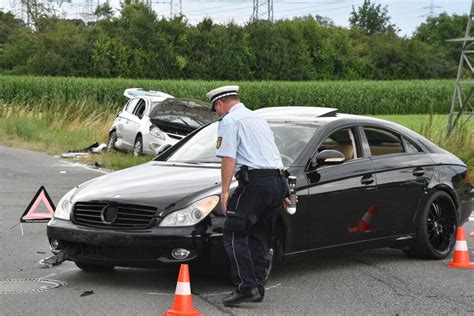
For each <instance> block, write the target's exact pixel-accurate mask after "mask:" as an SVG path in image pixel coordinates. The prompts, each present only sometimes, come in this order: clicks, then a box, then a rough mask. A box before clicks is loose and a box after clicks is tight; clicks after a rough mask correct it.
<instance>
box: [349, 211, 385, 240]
mask: <svg viewBox="0 0 474 316" xmlns="http://www.w3.org/2000/svg"><path fill="white" fill-rule="evenodd" d="M378 210H379V208H378V207H377V205H372V206H370V207H369V208H368V209H367V212H366V213H365V214H364V216H363V217H362V218H361V219H360V221H359V225H357V226H356V227H347V231H348V232H349V233H369V232H371V231H373V230H374V225H373V223H374V217H375V216H376V215H377V212H378Z"/></svg>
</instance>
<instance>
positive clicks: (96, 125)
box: [0, 101, 474, 173]
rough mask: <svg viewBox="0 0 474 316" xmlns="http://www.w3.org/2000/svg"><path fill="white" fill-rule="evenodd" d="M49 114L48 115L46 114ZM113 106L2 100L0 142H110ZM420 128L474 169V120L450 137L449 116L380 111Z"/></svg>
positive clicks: (124, 163) (119, 157)
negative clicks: (447, 132)
mask: <svg viewBox="0 0 474 316" xmlns="http://www.w3.org/2000/svg"><path fill="white" fill-rule="evenodd" d="M46 113H47V115H46ZM115 114H116V113H115V110H114V109H113V107H112V106H109V105H105V106H101V105H99V104H97V103H93V102H92V103H91V102H85V101H79V102H78V101H64V102H61V103H60V104H56V103H43V104H39V105H35V106H34V107H30V106H28V104H26V103H23V104H22V103H20V104H18V103H16V104H8V103H6V104H0V143H2V144H5V145H7V146H11V147H19V148H26V149H30V150H35V151H41V152H46V153H48V154H52V155H58V154H61V153H63V152H66V151H74V150H77V149H81V148H86V147H88V146H90V145H91V144H93V143H95V142H98V143H106V142H107V138H108V131H109V128H110V126H111V125H112V123H113V121H114V119H115ZM376 117H378V118H382V119H385V120H389V121H393V122H396V123H399V124H401V125H404V126H406V127H408V128H410V129H413V130H414V131H417V132H419V133H420V134H422V135H424V136H425V137H427V138H428V139H430V140H432V141H433V142H435V143H436V144H438V145H439V146H441V147H443V148H444V149H446V150H448V151H450V152H452V153H454V154H455V155H457V156H458V157H460V158H461V159H462V160H463V161H464V162H466V164H467V165H468V166H469V169H470V170H471V173H474V120H470V121H469V122H468V124H466V125H465V126H464V127H462V128H459V127H458V128H457V129H456V131H455V133H453V134H452V136H450V137H446V130H447V128H446V127H447V122H448V115H377V116H376ZM152 158H153V157H151V156H145V157H139V158H133V157H132V156H131V154H130V153H121V152H112V153H102V154H95V155H93V154H91V155H90V156H88V157H82V158H80V159H78V160H80V161H81V162H85V163H91V164H98V165H100V166H102V167H104V168H106V169H110V170H118V169H123V168H127V167H130V166H134V165H137V164H141V163H144V162H146V161H149V160H151V159H152Z"/></svg>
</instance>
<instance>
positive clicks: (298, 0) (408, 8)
mask: <svg viewBox="0 0 474 316" xmlns="http://www.w3.org/2000/svg"><path fill="white" fill-rule="evenodd" d="M43 1H44V2H50V1H61V0H43ZM66 1H72V3H67V2H64V3H63V4H62V5H61V6H60V7H59V5H56V7H57V8H58V12H59V13H60V15H62V16H63V17H68V18H78V17H80V16H83V17H84V16H86V15H84V14H83V13H85V12H87V11H88V10H87V8H88V6H89V8H94V7H95V6H96V5H97V3H104V2H105V1H106V0H66ZM144 1H146V0H144ZM151 1H152V7H153V9H154V10H155V11H156V12H157V14H158V15H159V16H166V17H169V15H170V7H171V6H170V1H171V0H151ZM172 1H173V2H174V10H175V11H176V10H179V0H172ZM266 1H267V0H260V2H261V3H266ZM163 2H165V3H163ZM363 2H364V1H363V0H273V15H274V19H282V18H292V17H297V16H304V15H309V14H312V15H316V14H318V15H321V16H325V17H328V18H330V19H332V20H333V21H334V23H335V24H336V25H339V26H348V24H349V22H348V19H349V15H350V13H351V11H352V7H353V6H355V7H356V8H357V7H358V6H360V5H361V4H362V3H363ZM372 2H374V3H376V4H381V5H382V6H387V7H388V14H389V16H390V17H391V21H392V23H395V24H396V25H397V26H398V28H400V29H401V31H400V33H399V35H401V36H404V35H407V36H411V34H412V33H413V31H414V30H415V28H416V27H417V26H418V25H419V24H420V23H421V22H423V21H424V20H425V19H426V16H428V15H429V14H430V12H433V13H434V14H435V15H437V14H439V13H441V12H447V13H449V14H459V15H462V14H468V12H469V10H470V8H471V2H472V1H469V0H419V1H409V0H391V1H388V0H374V1H372ZM110 3H111V5H112V7H114V8H115V9H118V8H119V7H120V0H110ZM181 4H182V13H183V14H184V15H185V16H186V17H187V19H188V21H189V22H190V23H191V24H196V23H198V22H199V21H201V20H202V19H203V18H204V17H210V18H212V20H213V21H214V22H216V23H226V22H229V21H231V20H234V21H235V22H237V23H239V24H243V23H245V22H246V21H248V20H249V19H250V17H251V16H252V12H253V0H181ZM0 8H3V11H12V12H14V13H16V14H17V15H18V14H19V13H20V8H21V6H20V0H0ZM264 8H265V7H264ZM90 10H93V9H90Z"/></svg>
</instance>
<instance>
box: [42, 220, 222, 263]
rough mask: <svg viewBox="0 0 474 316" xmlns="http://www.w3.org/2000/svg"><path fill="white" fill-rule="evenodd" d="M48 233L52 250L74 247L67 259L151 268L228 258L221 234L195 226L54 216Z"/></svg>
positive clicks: (217, 261) (219, 261)
mask: <svg viewBox="0 0 474 316" xmlns="http://www.w3.org/2000/svg"><path fill="white" fill-rule="evenodd" d="M47 235H48V239H49V243H50V246H51V250H52V251H53V253H56V254H57V253H60V252H61V250H63V249H73V250H74V251H73V252H71V254H70V256H69V258H68V260H72V261H79V262H85V263H91V264H102V265H114V266H125V267H144V268H152V267H160V266H163V265H164V264H173V263H185V262H190V261H193V263H194V262H195V263H196V264H199V263H203V264H208V263H216V264H221V263H226V260H227V259H226V256H225V251H224V247H223V242H222V234H221V233H219V232H217V233H216V232H213V233H212V234H207V233H205V234H196V229H195V227H194V226H192V227H175V228H164V227H152V228H149V229H144V230H130V231H118V230H112V229H103V228H93V227H85V226H79V225H76V224H74V223H72V222H71V221H66V220H61V219H57V218H53V219H52V220H51V221H50V222H49V223H48V226H47ZM176 254H179V255H180V256H176Z"/></svg>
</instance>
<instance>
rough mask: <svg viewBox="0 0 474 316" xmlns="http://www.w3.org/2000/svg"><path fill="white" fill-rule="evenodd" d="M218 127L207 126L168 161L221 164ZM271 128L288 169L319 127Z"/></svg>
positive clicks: (285, 125)
mask: <svg viewBox="0 0 474 316" xmlns="http://www.w3.org/2000/svg"><path fill="white" fill-rule="evenodd" d="M217 127H218V122H214V123H212V124H210V125H208V126H206V127H205V128H203V129H202V130H200V131H199V133H197V134H196V135H194V136H193V137H192V138H191V139H189V140H188V141H187V142H186V143H185V144H183V145H182V146H181V147H180V148H179V149H177V150H176V151H175V152H174V153H173V154H172V155H171V156H170V157H168V159H167V160H168V161H172V162H188V163H189V162H191V163H205V162H214V163H220V159H219V158H217V157H216V140H217ZM270 128H271V129H272V131H273V133H274V135H275V142H276V145H277V147H278V150H279V151H280V154H281V156H282V160H283V165H285V166H286V167H288V166H290V165H291V163H292V162H293V161H294V160H295V159H296V158H297V157H298V155H299V154H300V153H301V151H302V150H303V149H304V147H305V146H306V144H307V143H308V142H309V140H310V139H311V137H312V136H313V134H314V132H315V131H316V129H317V126H313V125H301V124H296V123H270Z"/></svg>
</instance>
